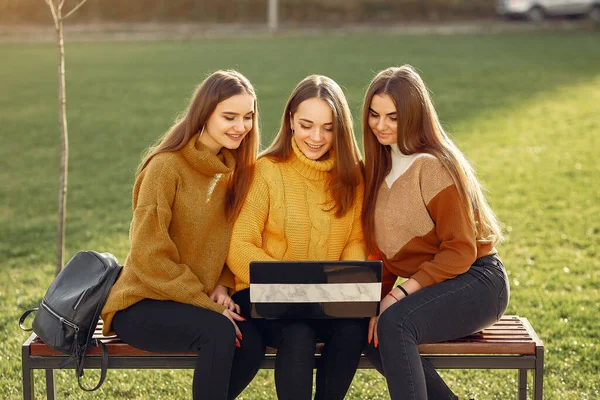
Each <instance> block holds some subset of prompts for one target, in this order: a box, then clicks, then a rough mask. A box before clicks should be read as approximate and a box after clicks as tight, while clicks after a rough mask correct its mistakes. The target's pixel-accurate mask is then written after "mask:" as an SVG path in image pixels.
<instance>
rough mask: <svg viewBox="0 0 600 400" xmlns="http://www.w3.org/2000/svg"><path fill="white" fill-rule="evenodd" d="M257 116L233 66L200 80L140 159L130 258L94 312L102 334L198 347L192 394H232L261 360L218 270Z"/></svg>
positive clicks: (244, 183)
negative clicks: (99, 319) (180, 110)
mask: <svg viewBox="0 0 600 400" xmlns="http://www.w3.org/2000/svg"><path fill="white" fill-rule="evenodd" d="M257 121H258V113H257V105H256V95H255V92H254V88H253V87H252V85H251V84H250V82H249V81H248V79H246V78H245V77H244V76H243V75H241V74H240V73H239V72H236V71H217V72H215V73H213V74H211V75H210V76H209V77H208V78H206V79H205V80H204V82H202V84H200V85H199V86H198V88H197V89H196V91H195V93H194V95H193V98H192V100H191V102H190V104H189V106H188V109H187V111H186V112H185V113H184V114H183V116H182V117H181V118H180V119H179V120H178V121H177V122H176V123H175V124H174V125H173V126H172V127H171V128H170V129H169V131H168V132H167V133H166V134H165V135H164V136H163V137H162V138H161V139H160V140H159V141H158V142H157V144H156V145H155V146H154V147H152V148H150V149H149V151H148V152H147V154H146V156H145V157H144V159H143V161H142V163H141V164H140V167H139V169H138V173H137V179H136V182H135V185H134V188H133V220H132V222H131V228H130V235H129V237H130V240H131V247H130V251H129V255H128V257H127V260H126V261H125V265H124V268H123V270H122V272H121V275H120V277H119V278H118V280H117V282H116V283H115V285H114V286H113V288H112V290H111V292H110V295H109V298H108V301H107V303H106V305H105V306H104V309H103V311H102V319H103V320H104V333H105V334H109V333H110V332H113V331H114V332H116V333H117V334H118V335H119V337H120V338H121V339H122V340H123V341H125V342H127V343H129V344H131V345H132V346H135V347H138V348H141V349H144V350H148V351H158V352H183V351H193V352H197V353H198V358H197V362H196V368H195V371H194V381H193V398H194V399H200V398H202V399H228V398H234V397H235V396H237V395H238V394H239V393H240V392H241V391H242V390H243V388H244V387H245V386H246V385H247V384H248V383H249V382H250V381H251V380H252V378H253V377H254V375H255V374H256V372H257V371H258V367H259V364H260V361H261V359H262V357H263V356H264V348H262V347H261V345H262V340H261V338H260V335H259V334H258V332H257V333H256V334H255V333H254V332H253V331H250V332H246V331H245V332H244V336H243V338H242V335H241V331H240V329H241V330H244V329H245V326H244V324H245V322H243V321H244V319H243V318H242V317H241V316H240V315H239V306H237V305H236V304H235V303H234V302H233V301H232V300H231V298H230V297H229V295H228V288H232V287H233V275H232V274H231V272H230V271H229V270H227V269H226V268H224V263H225V258H226V256H227V247H228V244H229V239H230V236H231V230H232V226H233V222H234V220H235V219H236V217H237V215H238V214H239V211H240V209H241V207H242V204H243V202H244V199H245V198H246V194H247V192H248V188H249V186H250V182H251V178H252V173H253V169H254V165H255V162H256V156H257V151H258V143H259V131H258V124H257ZM236 336H237V338H236ZM254 339H256V340H254ZM240 343H241V345H240ZM236 347H237V349H236ZM232 365H233V367H232ZM230 378H231V379H230Z"/></svg>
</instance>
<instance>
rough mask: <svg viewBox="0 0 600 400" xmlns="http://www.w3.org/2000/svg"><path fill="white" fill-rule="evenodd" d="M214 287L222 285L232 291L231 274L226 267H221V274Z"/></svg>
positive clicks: (233, 284)
mask: <svg viewBox="0 0 600 400" xmlns="http://www.w3.org/2000/svg"><path fill="white" fill-rule="evenodd" d="M215 285H223V286H225V287H227V288H229V289H233V288H234V286H235V283H234V277H233V272H231V270H230V269H229V267H228V266H227V265H225V266H224V267H223V272H221V276H220V277H219V279H218V280H217V283H216V284H215Z"/></svg>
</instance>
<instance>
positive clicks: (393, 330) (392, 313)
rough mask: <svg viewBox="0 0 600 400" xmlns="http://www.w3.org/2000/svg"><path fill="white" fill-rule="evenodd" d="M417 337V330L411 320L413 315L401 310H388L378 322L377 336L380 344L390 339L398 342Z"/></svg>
mask: <svg viewBox="0 0 600 400" xmlns="http://www.w3.org/2000/svg"><path fill="white" fill-rule="evenodd" d="M398 306H399V305H398ZM416 335H417V330H416V328H415V326H414V324H413V321H412V320H411V314H407V313H404V312H402V311H401V310H386V311H385V312H384V313H383V314H381V315H380V316H379V318H378V320H377V336H378V338H379V341H380V342H381V341H382V340H386V338H390V337H391V338H394V340H398V338H399V337H416Z"/></svg>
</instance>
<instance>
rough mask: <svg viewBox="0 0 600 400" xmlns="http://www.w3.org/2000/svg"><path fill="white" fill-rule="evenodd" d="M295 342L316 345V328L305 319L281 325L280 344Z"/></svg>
mask: <svg viewBox="0 0 600 400" xmlns="http://www.w3.org/2000/svg"><path fill="white" fill-rule="evenodd" d="M283 343H293V344H297V345H300V344H304V345H314V344H315V343H316V333H315V329H314V328H313V327H312V326H311V325H310V324H309V323H308V322H304V321H293V322H290V323H287V324H285V325H283V326H282V327H281V334H280V344H283Z"/></svg>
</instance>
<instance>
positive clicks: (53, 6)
mask: <svg viewBox="0 0 600 400" xmlns="http://www.w3.org/2000/svg"><path fill="white" fill-rule="evenodd" d="M44 1H45V2H46V4H47V5H48V7H49V8H50V12H51V13H52V19H53V20H54V27H55V28H56V42H57V45H58V120H59V124H60V132H61V144H62V146H61V153H60V154H61V156H60V188H59V193H58V231H57V243H56V244H57V251H56V274H57V275H58V273H59V272H60V270H61V269H62V266H63V265H64V252H65V221H66V217H67V182H68V180H67V178H68V171H69V134H68V131H67V92H66V86H65V42H64V37H63V22H64V21H65V20H66V19H67V18H69V17H70V16H71V15H73V13H74V12H75V11H77V10H78V9H79V8H80V7H81V6H83V4H84V3H85V2H86V1H87V0H79V1H77V3H76V4H75V5H74V6H73V7H72V8H71V9H70V10H69V11H63V7H64V6H65V3H66V0H44Z"/></svg>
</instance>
